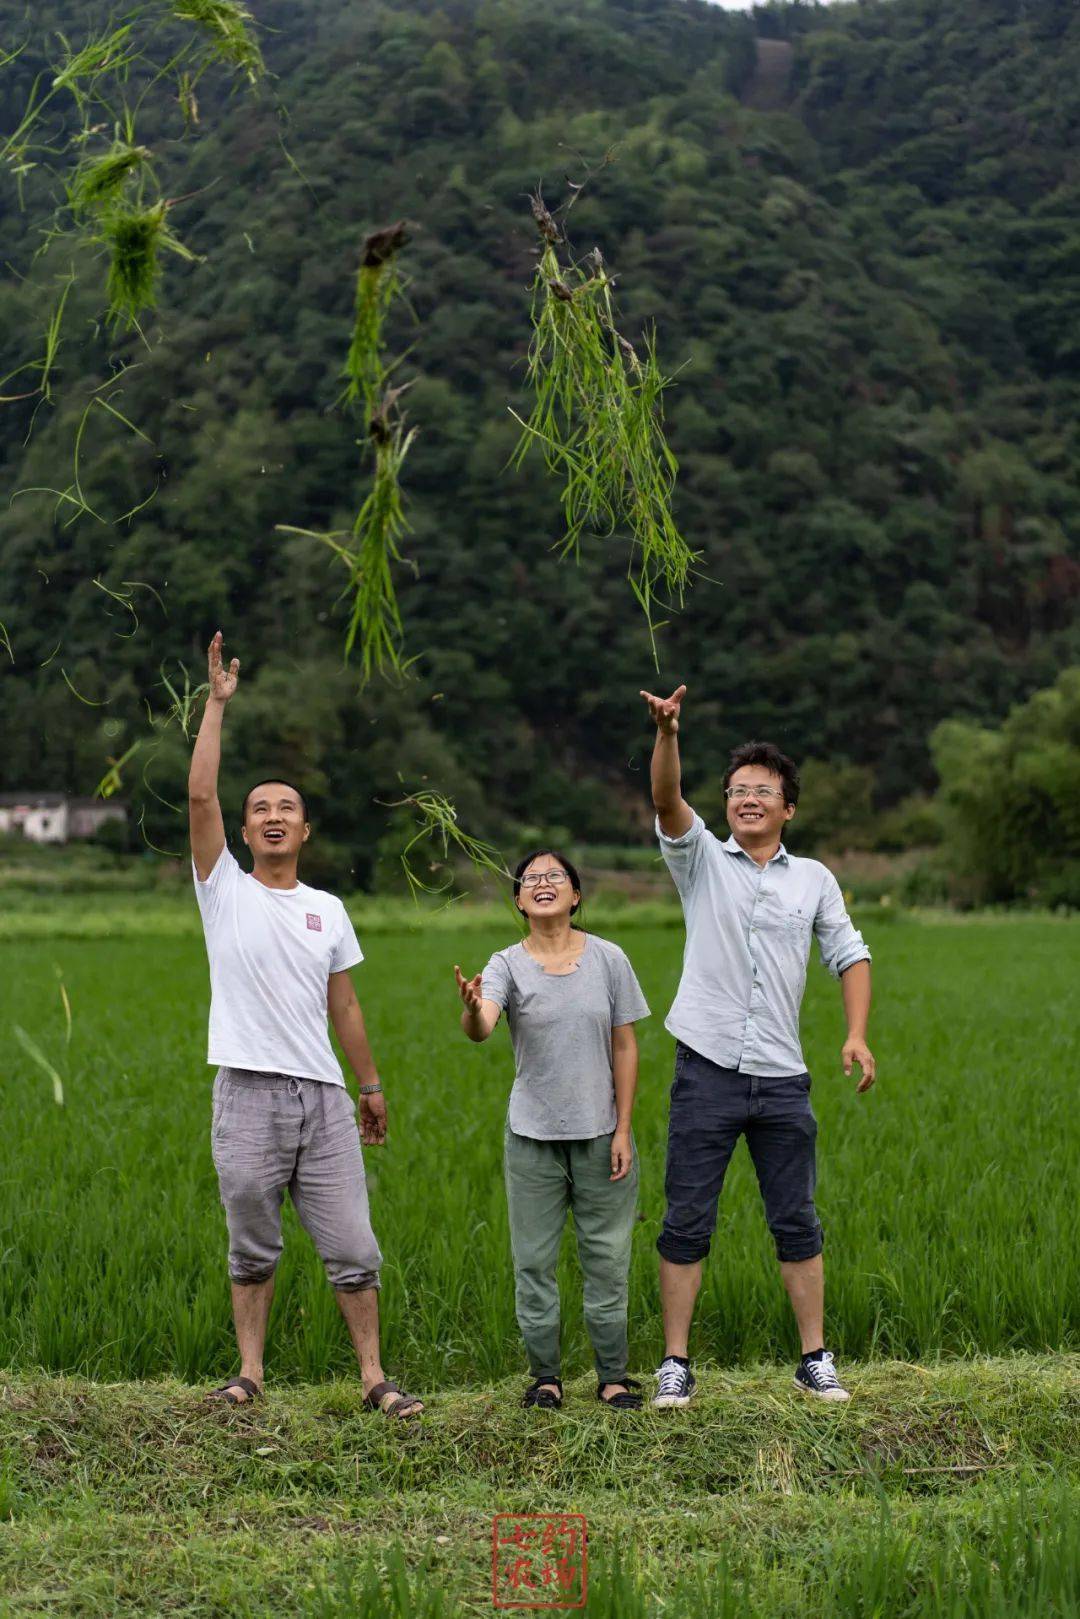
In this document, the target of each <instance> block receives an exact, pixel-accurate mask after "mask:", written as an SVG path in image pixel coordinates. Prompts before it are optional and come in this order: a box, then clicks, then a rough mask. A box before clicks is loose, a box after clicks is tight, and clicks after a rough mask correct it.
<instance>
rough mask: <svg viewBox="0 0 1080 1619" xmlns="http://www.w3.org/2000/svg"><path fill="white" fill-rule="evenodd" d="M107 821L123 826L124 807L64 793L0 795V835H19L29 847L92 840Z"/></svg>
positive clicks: (125, 815)
mask: <svg viewBox="0 0 1080 1619" xmlns="http://www.w3.org/2000/svg"><path fill="white" fill-rule="evenodd" d="M106 821H121V822H123V823H124V824H125V825H126V823H127V808H126V807H125V805H123V804H118V803H113V802H109V801H106V800H104V799H101V798H69V797H68V795H67V793H0V834H4V833H7V834H9V835H10V834H12V833H18V832H21V833H22V835H23V837H24V838H29V840H30V842H31V843H68V842H70V840H71V839H72V838H92V837H93V835H94V833H95V832H96V831H97V829H98V827H99V826H103V825H104V823H105V822H106Z"/></svg>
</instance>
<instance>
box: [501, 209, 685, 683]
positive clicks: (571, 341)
mask: <svg viewBox="0 0 1080 1619" xmlns="http://www.w3.org/2000/svg"><path fill="white" fill-rule="evenodd" d="M531 202H532V212H533V218H534V220H535V222H536V226H537V229H538V231H539V234H540V238H541V248H540V259H539V263H538V265H537V270H536V275H535V278H534V281H533V291H532V304H531V308H530V320H531V324H532V337H531V340H530V344H529V354H528V362H527V370H526V375H527V379H528V382H529V384H530V386H531V388H532V391H533V394H534V403H533V407H532V410H531V413H530V415H529V418H528V420H527V421H524V420H522V418H521V417H520V416H518V415H517V412H516V411H511V415H513V416H514V419H515V420H516V421H517V422H519V423H520V425H521V429H522V432H521V437H520V439H519V440H518V444H517V448H516V450H515V452H514V455H513V457H512V463H513V465H514V466H520V465H521V462H522V461H523V460H524V458H525V456H526V455H527V454H528V452H529V450H530V449H531V448H532V447H533V445H534V444H539V446H540V448H541V450H542V453H543V456H544V461H545V464H546V465H547V467H548V469H549V471H551V472H554V473H557V474H558V475H559V476H560V477H561V478H562V480H563V490H562V507H563V516H564V518H565V522H566V535H565V537H564V539H563V540H562V541H561V550H562V552H563V554H564V555H565V554H566V553H567V552H574V553H575V554H576V553H577V551H578V547H579V544H580V540H581V536H582V534H583V532H584V531H585V530H586V529H592V530H594V531H596V532H598V533H600V534H601V535H604V536H610V535H612V534H614V533H615V532H616V530H617V529H619V528H624V529H626V530H628V531H629V536H630V547H631V550H630V559H629V563H628V568H627V573H628V577H629V580H630V585H631V589H632V590H633V592H634V595H635V597H636V599H637V601H638V604H639V605H640V607H641V609H642V611H643V612H644V614H645V618H646V621H647V623H648V626H649V636H650V641H651V642H652V646H653V657H654V659H655V657H656V643H655V631H656V630H657V628H659V625H658V624H657V623H656V621H655V617H654V610H655V603H656V597H657V592H658V591H659V590H660V589H661V588H663V589H665V590H666V591H667V592H668V594H669V596H671V597H673V598H674V599H675V600H676V601H677V602H678V604H679V605H680V606H681V604H682V601H683V598H684V594H685V591H686V588H687V585H688V583H689V579H690V574H691V570H692V567H693V563H694V560H695V553H694V552H693V551H692V550H691V549H690V547H689V545H688V544H687V542H686V540H685V539H684V538H683V536H682V535H681V534H680V532H679V529H678V526H677V524H676V522H675V519H674V516H673V514H672V510H671V500H672V495H673V493H674V488H675V480H676V476H677V474H678V462H677V460H676V458H675V456H674V454H673V452H672V450H671V449H670V447H669V445H668V443H667V440H666V438H665V436H664V427H663V394H664V390H665V388H666V387H667V386H668V385H669V383H670V380H671V379H670V378H669V377H665V376H664V375H663V373H662V372H661V370H660V367H659V364H658V361H657V358H656V338H655V332H648V333H646V334H645V338H644V343H643V348H644V356H643V357H642V356H640V355H639V354H638V352H637V350H636V349H635V348H634V346H633V344H632V343H630V342H629V340H628V339H627V338H626V337H624V336H623V335H622V333H621V332H620V331H619V330H618V328H617V326H616V324H615V311H614V300H613V287H614V279H613V277H612V276H611V275H610V274H609V272H608V270H607V268H606V266H605V264H604V260H603V257H602V255H601V253H600V251H599V249H594V250H593V251H592V252H591V253H589V254H587V255H586V256H585V258H584V259H583V260H580V261H576V260H570V261H569V262H567V263H564V262H563V261H562V259H561V258H560V255H559V249H560V247H564V246H565V245H566V242H565V237H564V235H563V233H562V231H561V230H560V228H559V226H558V224H557V223H556V221H555V218H554V216H553V215H552V214H551V213H550V211H549V210H548V208H547V207H546V205H545V204H544V200H543V197H542V195H541V193H540V192H539V191H537V192H536V193H535V194H534V196H533V197H532V199H531Z"/></svg>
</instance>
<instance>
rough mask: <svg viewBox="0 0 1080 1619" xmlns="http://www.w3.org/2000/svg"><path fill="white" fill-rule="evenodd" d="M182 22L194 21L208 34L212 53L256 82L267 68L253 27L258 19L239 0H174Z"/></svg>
mask: <svg viewBox="0 0 1080 1619" xmlns="http://www.w3.org/2000/svg"><path fill="white" fill-rule="evenodd" d="M170 9H171V11H172V14H173V16H174V17H176V18H177V19H178V21H180V22H187V23H191V24H193V25H194V26H195V27H196V28H198V29H200V30H201V32H202V33H203V34H204V35H205V36H206V41H207V50H208V52H209V53H210V55H211V56H216V57H217V58H218V60H219V61H222V62H225V63H227V64H228V65H229V66H230V67H233V68H235V69H236V71H237V72H238V73H242V74H244V76H245V77H246V78H247V80H248V81H249V83H251V84H254V83H255V82H256V80H257V79H260V78H261V77H262V75H263V74H264V73H265V71H266V65H265V63H264V62H263V58H262V52H261V51H260V49H259V47H258V44H257V43H256V41H255V39H254V37H253V35H252V33H251V28H252V26H253V25H254V22H255V19H254V17H253V16H252V14H251V12H250V11H249V10H248V9H247V7H246V6H242V5H240V4H239V0H171V6H170Z"/></svg>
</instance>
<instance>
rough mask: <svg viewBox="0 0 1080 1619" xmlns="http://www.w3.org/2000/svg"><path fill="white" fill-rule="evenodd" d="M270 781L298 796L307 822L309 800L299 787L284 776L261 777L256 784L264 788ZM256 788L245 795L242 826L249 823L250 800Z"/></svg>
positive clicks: (241, 812) (242, 807)
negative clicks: (248, 808) (248, 809)
mask: <svg viewBox="0 0 1080 1619" xmlns="http://www.w3.org/2000/svg"><path fill="white" fill-rule="evenodd" d="M268 781H276V782H279V783H280V785H281V786H282V787H287V788H288V789H289V791H290V793H295V794H296V796H297V798H298V799H299V800H300V808H301V810H302V811H303V813H304V820H305V821H306V820H307V818H308V807H307V799H306V798H305V797H304V795H303V793H302V792H301V791H300V789H299V787H294V786H293V784H292V782H291V781H286V779H285V777H284V776H260V777H259V779H258V781H257V782H256V783H255V787H262V786H263V785H264V784H265V783H266V782H268ZM255 787H249V788H248V790H247V792H246V793H245V794H244V802H243V804H242V806H241V809H240V825H241V826H244V825H245V824H246V822H247V807H248V799H249V798H250V797H251V795H252V793H253V792H254V791H255Z"/></svg>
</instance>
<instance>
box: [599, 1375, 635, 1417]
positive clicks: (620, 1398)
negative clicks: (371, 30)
mask: <svg viewBox="0 0 1080 1619" xmlns="http://www.w3.org/2000/svg"><path fill="white" fill-rule="evenodd" d="M612 1383H623V1384H625V1385H626V1391H625V1393H620V1394H613V1395H612V1396H611V1399H610V1400H605V1399H604V1390H605V1389H609V1388H610V1387H611V1384H612ZM640 1387H641V1384H640V1383H639V1382H638V1380H637V1378H636V1377H613V1378H612V1379H611V1382H608V1383H597V1385H596V1398H597V1399H598V1400H599V1401H601V1403H602V1404H603V1405H610V1406H614V1408H615V1410H616V1411H640V1410H641V1407H642V1405H643V1404H644V1400H643V1397H642V1396H641V1395H640V1394H633V1393H631V1392H630V1391H631V1390H632V1389H639V1388H640Z"/></svg>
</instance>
